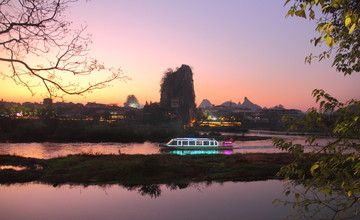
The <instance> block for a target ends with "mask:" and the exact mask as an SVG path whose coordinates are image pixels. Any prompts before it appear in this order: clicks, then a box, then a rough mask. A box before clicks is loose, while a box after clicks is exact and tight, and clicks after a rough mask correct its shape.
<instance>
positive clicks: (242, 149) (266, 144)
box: [0, 131, 328, 159]
mask: <svg viewBox="0 0 360 220" xmlns="http://www.w3.org/2000/svg"><path fill="white" fill-rule="evenodd" d="M223 134H224V135H230V136H234V139H235V142H234V146H236V147H238V149H234V150H230V151H229V150H226V151H219V150H201V151H194V150H192V151H170V152H169V151H167V152H166V153H175V154H181V155H184V154H233V153H281V152H283V151H281V150H280V149H278V148H276V147H274V146H273V143H272V141H271V139H267V140H257V141H236V136H238V135H241V134H237V133H223ZM246 135H249V136H262V137H264V136H265V137H280V138H285V139H286V140H289V141H292V142H293V143H294V144H305V140H306V138H307V136H300V135H289V134H286V133H280V132H276V133H274V132H269V131H251V132H250V133H248V134H246ZM327 141H328V139H320V140H319V143H320V145H324V144H326V142H327ZM160 153H164V152H162V151H161V148H160V147H159V143H154V142H144V143H49V142H45V143H0V154H9V155H18V156H23V157H33V158H39V159H49V158H54V157H61V156H66V155H70V154H160Z"/></svg>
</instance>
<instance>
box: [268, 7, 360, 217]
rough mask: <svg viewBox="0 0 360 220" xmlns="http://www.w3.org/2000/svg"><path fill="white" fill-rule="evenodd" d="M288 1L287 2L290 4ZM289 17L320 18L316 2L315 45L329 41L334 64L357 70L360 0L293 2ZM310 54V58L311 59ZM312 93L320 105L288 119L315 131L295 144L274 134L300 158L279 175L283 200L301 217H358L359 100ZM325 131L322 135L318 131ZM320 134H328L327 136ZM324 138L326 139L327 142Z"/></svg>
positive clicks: (346, 72)
mask: <svg viewBox="0 0 360 220" xmlns="http://www.w3.org/2000/svg"><path fill="white" fill-rule="evenodd" d="M289 2H290V0H287V1H286V3H285V4H288V3H289ZM293 3H294V4H293V6H292V7H291V8H290V9H289V12H288V14H287V15H289V16H298V17H303V18H309V19H316V16H315V11H316V6H320V11H321V14H322V17H320V18H319V19H317V31H318V32H319V33H320V36H319V37H317V38H315V39H313V40H312V42H313V43H314V45H315V46H317V45H318V44H320V43H321V42H325V43H326V44H327V45H328V46H329V48H330V49H329V50H328V51H325V52H324V53H322V54H320V55H319V56H318V58H319V59H320V60H321V59H323V58H325V57H330V53H331V52H333V50H334V49H335V48H336V50H335V58H334V62H333V65H334V66H336V69H337V70H338V71H340V72H343V73H344V75H350V74H352V73H354V72H359V70H360V63H359V57H360V52H359V45H360V38H359V36H360V31H359V30H360V29H359V26H360V16H359V13H360V2H359V1H357V0H332V1H330V0H294V1H293ZM311 58H312V56H310V57H307V58H306V60H307V61H308V62H309V61H311ZM312 95H313V97H314V98H315V99H316V102H317V103H319V108H318V109H316V108H312V109H309V110H308V112H307V113H306V115H305V116H304V117H303V118H301V119H300V120H295V119H291V118H285V119H284V120H285V121H286V122H287V124H288V126H289V129H295V130H304V129H305V130H307V131H310V132H316V133H315V134H317V135H312V136H310V137H309V138H308V139H307V140H306V143H305V144H294V143H292V142H289V141H286V140H284V139H280V138H274V145H275V146H277V147H278V148H280V149H282V150H286V151H288V152H290V153H291V154H294V155H295V156H296V157H295V158H296V159H295V160H294V161H293V162H292V163H291V164H289V165H287V166H285V167H283V168H282V169H281V170H280V172H279V173H278V175H279V176H282V177H285V179H287V180H289V182H288V184H287V186H286V188H285V194H286V195H287V196H288V195H290V194H292V195H293V196H294V200H293V201H285V202H284V203H285V204H291V205H292V206H293V207H295V208H297V211H298V216H297V217H299V218H300V219H303V218H305V219H307V218H310V219H318V218H319V219H343V218H348V217H350V218H351V217H355V216H358V214H359V213H358V212H359V208H360V181H359V180H360V154H359V153H360V102H359V100H350V101H348V102H346V103H342V102H340V101H338V100H337V99H336V98H334V97H333V96H331V95H330V94H328V93H326V92H325V91H324V90H322V89H315V90H314V91H313V94H312ZM320 134H321V135H320ZM320 136H325V137H326V138H325V139H323V138H321V137H320ZM325 140H326V142H325Z"/></svg>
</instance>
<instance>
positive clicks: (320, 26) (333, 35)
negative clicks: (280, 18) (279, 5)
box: [285, 0, 360, 75]
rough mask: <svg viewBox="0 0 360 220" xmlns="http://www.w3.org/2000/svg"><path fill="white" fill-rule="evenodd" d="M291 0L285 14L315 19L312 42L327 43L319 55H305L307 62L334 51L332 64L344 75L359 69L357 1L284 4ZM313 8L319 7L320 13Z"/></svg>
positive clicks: (315, 0) (302, 0)
mask: <svg viewBox="0 0 360 220" xmlns="http://www.w3.org/2000/svg"><path fill="white" fill-rule="evenodd" d="M290 2H293V5H292V6H291V7H290V9H289V11H288V13H287V15H286V16H297V17H302V18H305V19H309V20H315V21H316V23H317V27H316V31H317V32H318V33H319V36H318V37H315V38H314V39H312V40H311V43H313V44H314V45H315V46H318V45H321V44H322V43H323V42H325V43H326V45H327V46H328V48H329V49H328V50H325V51H324V52H323V53H320V54H319V55H316V56H314V55H312V54H310V55H309V56H307V57H306V59H305V62H307V63H311V62H312V59H313V58H318V59H319V60H322V59H324V58H330V54H331V53H332V52H333V50H334V51H335V57H334V61H333V66H335V67H336V69H337V70H338V71H339V72H342V73H344V75H350V74H352V73H354V72H359V71H360V1H357V0H286V2H285V5H288V4H289V3H290ZM315 8H320V13H319V14H320V15H319V14H317V13H316V11H317V10H315Z"/></svg>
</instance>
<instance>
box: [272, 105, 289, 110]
mask: <svg viewBox="0 0 360 220" xmlns="http://www.w3.org/2000/svg"><path fill="white" fill-rule="evenodd" d="M270 109H274V110H284V109H285V107H284V106H283V105H281V104H280V105H277V106H274V107H272V108H270Z"/></svg>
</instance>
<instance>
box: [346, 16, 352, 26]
mask: <svg viewBox="0 0 360 220" xmlns="http://www.w3.org/2000/svg"><path fill="white" fill-rule="evenodd" d="M350 23H351V18H350V17H346V18H345V27H347V26H349V25H350Z"/></svg>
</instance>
